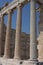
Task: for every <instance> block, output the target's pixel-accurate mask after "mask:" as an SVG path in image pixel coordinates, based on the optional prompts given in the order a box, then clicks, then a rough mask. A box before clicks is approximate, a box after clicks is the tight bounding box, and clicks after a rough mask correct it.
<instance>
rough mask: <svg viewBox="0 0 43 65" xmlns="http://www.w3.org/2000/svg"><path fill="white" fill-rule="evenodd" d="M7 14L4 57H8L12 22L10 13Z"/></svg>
mask: <svg viewBox="0 0 43 65" xmlns="http://www.w3.org/2000/svg"><path fill="white" fill-rule="evenodd" d="M7 14H8V23H7V29H6V39H5V49H4V57H5V58H9V57H10V42H11V21H12V12H11V10H9V11H8V12H7Z"/></svg>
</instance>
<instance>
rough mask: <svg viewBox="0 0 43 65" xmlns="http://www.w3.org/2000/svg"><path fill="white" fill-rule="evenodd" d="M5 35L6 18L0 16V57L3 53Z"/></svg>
mask: <svg viewBox="0 0 43 65" xmlns="http://www.w3.org/2000/svg"><path fill="white" fill-rule="evenodd" d="M3 33H4V17H3V15H2V14H1V15H0V56H1V53H2V44H3Z"/></svg>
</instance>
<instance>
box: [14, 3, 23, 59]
mask: <svg viewBox="0 0 43 65" xmlns="http://www.w3.org/2000/svg"><path fill="white" fill-rule="evenodd" d="M21 24H22V7H21V4H20V5H18V6H17V23H16V37H15V51H14V58H15V59H20V44H21Z"/></svg>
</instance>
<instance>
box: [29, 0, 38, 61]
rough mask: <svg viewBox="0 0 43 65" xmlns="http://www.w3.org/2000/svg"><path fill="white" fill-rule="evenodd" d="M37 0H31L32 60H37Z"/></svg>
mask: <svg viewBox="0 0 43 65" xmlns="http://www.w3.org/2000/svg"><path fill="white" fill-rule="evenodd" d="M35 8H36V0H31V1H30V60H37V43H36V42H37V36H36V11H35Z"/></svg>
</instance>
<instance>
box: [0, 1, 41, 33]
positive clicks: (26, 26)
mask: <svg viewBox="0 0 43 65" xmlns="http://www.w3.org/2000/svg"><path fill="white" fill-rule="evenodd" d="M12 1H13V0H0V7H2V6H4V4H5V3H6V2H9V3H10V2H12ZM36 7H38V5H36ZM39 15H40V14H39V12H37V13H36V22H37V34H39V30H38V23H39V20H40V19H39ZM16 19H17V10H15V11H14V12H13V13H12V26H11V27H12V28H14V29H16ZM7 20H8V16H4V23H5V24H6V25H7ZM22 32H25V33H30V3H28V4H26V5H25V6H24V7H23V8H22Z"/></svg>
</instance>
